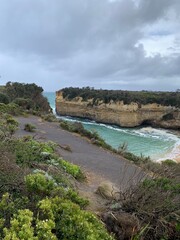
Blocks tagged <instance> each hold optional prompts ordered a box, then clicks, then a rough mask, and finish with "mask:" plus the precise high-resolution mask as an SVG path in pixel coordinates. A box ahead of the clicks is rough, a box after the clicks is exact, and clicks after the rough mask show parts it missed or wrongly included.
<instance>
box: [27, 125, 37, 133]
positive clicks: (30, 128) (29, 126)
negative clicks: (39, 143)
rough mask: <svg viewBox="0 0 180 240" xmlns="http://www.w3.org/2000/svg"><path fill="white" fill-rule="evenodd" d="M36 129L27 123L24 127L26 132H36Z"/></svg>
mask: <svg viewBox="0 0 180 240" xmlns="http://www.w3.org/2000/svg"><path fill="white" fill-rule="evenodd" d="M35 129H36V127H35V126H34V125H32V124H30V123H26V124H25V125H24V130H25V131H27V132H34V131H35Z"/></svg>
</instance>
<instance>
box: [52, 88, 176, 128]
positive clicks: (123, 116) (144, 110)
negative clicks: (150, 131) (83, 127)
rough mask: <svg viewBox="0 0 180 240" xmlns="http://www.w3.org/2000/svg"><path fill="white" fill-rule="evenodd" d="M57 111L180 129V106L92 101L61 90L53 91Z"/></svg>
mask: <svg viewBox="0 0 180 240" xmlns="http://www.w3.org/2000/svg"><path fill="white" fill-rule="evenodd" d="M56 112H57V114H59V115H68V116H73V117H82V118H88V119H92V120H95V121H97V122H102V123H109V124H116V125H118V126H121V127H136V126H140V125H142V124H150V125H153V126H156V127H163V128H171V129H180V109H179V108H176V107H172V106H162V105H159V104H156V103H153V104H146V105H142V104H138V103H131V104H124V103H123V101H118V102H114V101H110V102H109V103H107V104H106V103H103V102H102V101H96V102H94V101H93V99H89V100H88V101H82V98H80V97H76V98H74V99H73V100H68V99H65V98H63V93H62V91H58V92H56Z"/></svg>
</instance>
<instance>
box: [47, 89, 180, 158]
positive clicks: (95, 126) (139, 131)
mask: <svg viewBox="0 0 180 240" xmlns="http://www.w3.org/2000/svg"><path fill="white" fill-rule="evenodd" d="M44 95H45V96H46V97H47V98H48V100H49V103H50V105H51V107H52V108H53V110H54V113H55V93H44ZM61 118H63V119H65V120H67V121H71V122H73V121H79V122H81V123H82V124H83V126H84V127H85V129H87V130H90V131H96V132H98V133H99V135H100V136H101V137H102V138H103V139H104V140H105V141H106V142H107V143H108V144H110V145H111V146H113V147H114V148H118V147H119V146H120V145H122V144H123V143H124V142H126V143H127V144H128V151H130V152H132V153H134V154H136V155H141V154H143V155H144V156H150V157H151V158H152V159H154V160H157V159H163V158H164V159H165V158H170V159H173V158H174V157H177V156H178V154H180V153H179V152H178V151H179V150H178V149H179V145H180V137H179V136H178V135H177V134H175V133H174V132H172V131H168V130H163V129H156V128H152V127H138V128H121V127H117V126H113V125H108V124H100V123H96V122H93V121H90V120H87V119H78V118H71V117H61Z"/></svg>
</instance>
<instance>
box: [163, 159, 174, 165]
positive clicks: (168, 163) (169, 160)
mask: <svg viewBox="0 0 180 240" xmlns="http://www.w3.org/2000/svg"><path fill="white" fill-rule="evenodd" d="M162 164H163V165H166V166H169V167H176V165H177V163H176V162H175V161H173V160H171V159H166V160H164V161H162Z"/></svg>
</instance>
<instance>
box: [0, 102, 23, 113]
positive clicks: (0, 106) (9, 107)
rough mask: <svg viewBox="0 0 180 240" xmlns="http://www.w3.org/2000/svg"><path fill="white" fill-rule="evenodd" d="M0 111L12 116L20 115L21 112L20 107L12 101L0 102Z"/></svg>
mask: <svg viewBox="0 0 180 240" xmlns="http://www.w3.org/2000/svg"><path fill="white" fill-rule="evenodd" d="M0 112H1V113H8V114H12V115H14V116H17V115H20V114H21V113H22V111H21V109H20V107H19V106H18V105H17V104H14V103H9V104H4V103H0Z"/></svg>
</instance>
